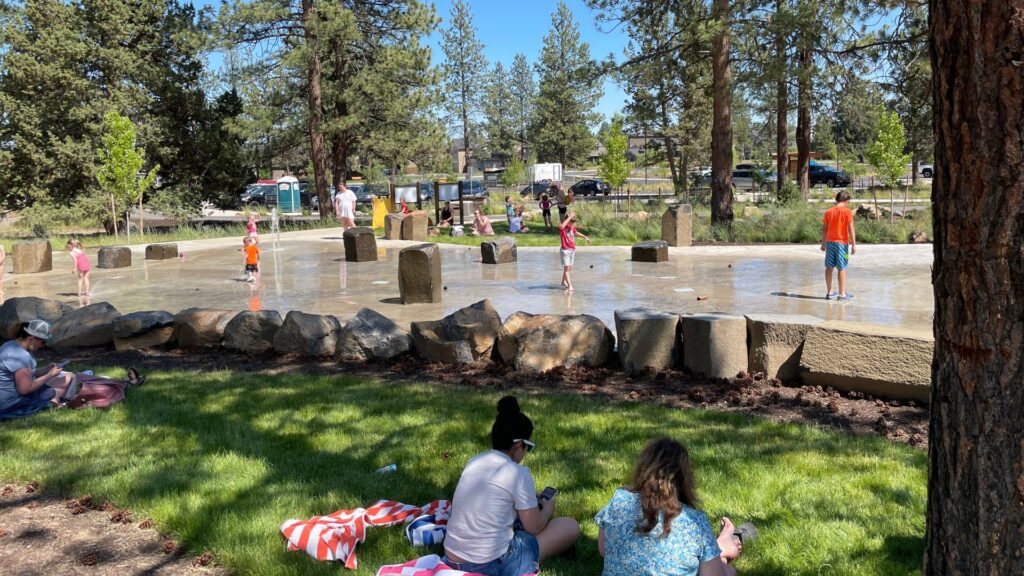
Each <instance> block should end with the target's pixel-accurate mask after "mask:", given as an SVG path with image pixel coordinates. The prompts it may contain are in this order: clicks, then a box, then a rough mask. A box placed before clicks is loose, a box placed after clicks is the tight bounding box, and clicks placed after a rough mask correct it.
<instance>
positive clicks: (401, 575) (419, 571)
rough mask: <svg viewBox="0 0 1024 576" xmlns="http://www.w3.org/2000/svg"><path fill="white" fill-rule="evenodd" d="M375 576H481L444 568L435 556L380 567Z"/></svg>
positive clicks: (526, 575) (439, 559) (534, 575)
mask: <svg viewBox="0 0 1024 576" xmlns="http://www.w3.org/2000/svg"><path fill="white" fill-rule="evenodd" d="M377 576H481V575H480V574H477V573H475V572H463V571H462V570H455V569H453V568H449V567H448V566H445V564H444V563H443V562H441V558H440V557H438V556H437V554H431V555H430V556H424V557H423V558H419V559H417V560H413V561H411V562H406V563H405V564H395V565H394V566H381V568H380V570H378V571H377ZM523 576H537V575H536V574H524V575H523Z"/></svg>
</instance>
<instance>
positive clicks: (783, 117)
mask: <svg viewBox="0 0 1024 576" xmlns="http://www.w3.org/2000/svg"><path fill="white" fill-rule="evenodd" d="M782 6H783V0H776V1H775V13H776V14H778V13H780V12H782ZM775 57H776V58H777V59H778V65H779V80H778V86H777V87H776V90H777V93H776V95H775V106H776V109H775V155H776V158H775V174H776V180H775V191H776V193H778V194H781V193H782V189H783V187H785V186H786V184H788V183H789V78H788V76H789V75H788V74H787V73H786V71H787V70H788V66H787V65H786V33H785V31H784V30H782V29H781V26H780V30H779V31H778V32H776V33H775Z"/></svg>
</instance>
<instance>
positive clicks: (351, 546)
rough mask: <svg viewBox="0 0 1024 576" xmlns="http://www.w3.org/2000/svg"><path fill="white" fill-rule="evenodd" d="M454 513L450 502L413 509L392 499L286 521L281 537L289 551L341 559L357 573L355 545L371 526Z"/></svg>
mask: <svg viewBox="0 0 1024 576" xmlns="http://www.w3.org/2000/svg"><path fill="white" fill-rule="evenodd" d="M450 511H451V502H449V501H448V500H434V501H433V502H431V503H429V504H426V505H424V506H412V505H410V504H403V503H401V502H395V501H393V500H381V501H379V502H377V503H376V504H374V505H373V506H370V507H369V508H356V509H355V510H338V511H337V512H334V513H332V514H328V515H327V516H314V517H312V518H310V519H309V520H285V522H284V524H282V525H281V534H283V535H284V537H285V539H286V540H287V541H288V550H290V551H294V550H304V551H305V552H306V553H307V554H309V555H310V556H312V557H313V558H316V559H317V560H328V561H334V560H338V561H341V562H344V564H345V567H346V568H348V569H349V570H355V569H356V566H357V565H358V562H357V560H356V554H355V552H356V544H358V543H360V542H362V541H364V540H365V539H366V528H367V527H368V526H393V525H395V524H407V523H409V522H412V521H413V520H414V519H416V518H418V517H420V516H424V515H435V516H440V517H443V518H445V519H446V518H447V517H448V515H449V514H450Z"/></svg>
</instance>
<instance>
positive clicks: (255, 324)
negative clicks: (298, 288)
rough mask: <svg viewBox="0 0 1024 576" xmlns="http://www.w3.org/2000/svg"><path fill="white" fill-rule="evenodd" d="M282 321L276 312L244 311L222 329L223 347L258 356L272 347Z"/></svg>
mask: <svg viewBox="0 0 1024 576" xmlns="http://www.w3.org/2000/svg"><path fill="white" fill-rule="evenodd" d="M281 324H283V321H282V320H281V315H280V314H278V313H277V310H260V311H259V312H252V311H249V310H245V311H243V312H239V313H238V314H236V315H235V317H234V318H232V319H231V321H229V322H228V324H227V326H225V327H224V347H225V348H227V349H228V350H237V351H239V352H248V353H250V354H258V353H260V352H266V351H267V350H270V349H272V348H273V347H274V336H275V335H276V334H277V330H278V329H279V328H280V327H281Z"/></svg>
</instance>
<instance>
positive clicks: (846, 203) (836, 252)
mask: <svg viewBox="0 0 1024 576" xmlns="http://www.w3.org/2000/svg"><path fill="white" fill-rule="evenodd" d="M821 251H822V252H824V253H825V300H832V299H835V300H838V301H840V302H845V301H848V300H853V294H850V293H849V292H847V291H846V268H847V266H849V264H850V256H851V255H852V254H856V253H857V230H856V227H855V226H854V224H853V212H852V211H851V210H850V193H849V192H847V191H845V190H843V191H841V192H839V193H838V194H836V205H835V206H833V207H831V208H829V209H828V210H826V211H825V216H824V218H822V223H821ZM833 269H837V270H839V274H838V276H839V292H833V291H832V270H833Z"/></svg>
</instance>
